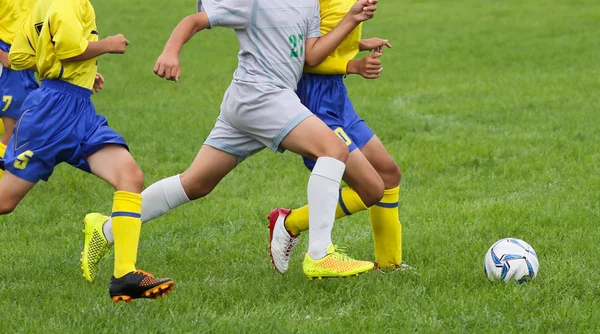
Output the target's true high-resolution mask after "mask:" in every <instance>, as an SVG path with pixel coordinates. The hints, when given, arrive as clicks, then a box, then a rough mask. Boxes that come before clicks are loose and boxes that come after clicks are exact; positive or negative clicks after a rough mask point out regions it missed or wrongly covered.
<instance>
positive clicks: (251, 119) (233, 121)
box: [204, 80, 313, 161]
mask: <svg viewBox="0 0 600 334" xmlns="http://www.w3.org/2000/svg"><path fill="white" fill-rule="evenodd" d="M309 116H313V113H311V112H310V110H308V109H307V108H306V107H305V106H304V105H302V103H301V102H300V99H299V98H298V96H297V95H296V93H295V92H294V91H292V90H291V89H282V88H279V87H276V86H273V85H269V84H255V83H246V82H242V81H236V80H234V81H233V82H232V83H231V85H230V86H229V88H228V89H227V91H226V92H225V96H224V97H223V103H222V104H221V114H220V115H219V117H218V118H217V122H216V124H215V126H214V128H213V129H212V131H211V132H210V135H208V138H207V139H206V141H205V142H204V144H205V145H208V146H212V147H214V148H216V149H219V150H221V151H225V152H227V153H230V154H233V155H236V156H238V161H242V160H244V159H245V158H247V157H249V156H251V155H252V154H255V153H257V152H259V151H260V150H262V149H263V148H265V147H268V148H270V149H271V150H273V151H279V152H283V151H284V149H282V148H281V147H279V145H280V144H281V141H282V140H283V138H285V137H286V136H287V135H288V134H289V133H290V131H292V129H294V128H295V127H296V126H297V125H298V124H300V123H301V122H302V121H303V120H305V119H306V118H307V117H309Z"/></svg>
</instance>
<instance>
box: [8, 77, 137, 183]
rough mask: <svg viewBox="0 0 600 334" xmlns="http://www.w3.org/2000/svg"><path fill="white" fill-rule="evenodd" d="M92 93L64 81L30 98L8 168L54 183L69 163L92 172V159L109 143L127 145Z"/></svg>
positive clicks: (49, 82)
mask: <svg viewBox="0 0 600 334" xmlns="http://www.w3.org/2000/svg"><path fill="white" fill-rule="evenodd" d="M90 95H91V91H90V90H89V89H86V88H82V87H79V86H77V85H73V84H71V83H68V82H66V81H62V80H50V79H45V80H44V81H43V82H42V86H41V87H40V88H39V89H37V90H35V91H34V92H33V93H31V94H29V96H28V97H27V99H25V102H24V103H23V114H22V115H21V118H20V119H19V121H18V122H17V125H16V126H15V131H14V135H13V137H12V138H11V140H10V142H9V143H8V146H7V149H6V154H5V155H4V167H5V169H6V170H7V171H10V172H11V173H12V174H13V175H15V176H17V177H19V178H21V179H23V180H26V181H29V182H34V183H35V182H38V181H39V180H44V181H48V178H49V177H50V175H52V172H53V171H54V167H55V166H56V165H58V164H60V163H61V162H66V163H68V164H70V165H72V166H73V167H77V168H79V169H81V170H83V171H86V172H90V166H89V165H88V163H87V158H88V157H89V156H90V155H92V154H94V153H96V152H97V151H99V150H100V149H102V148H103V147H104V146H106V145H107V144H117V145H122V146H124V147H125V148H127V145H126V144H125V140H124V139H123V137H121V136H120V135H119V134H118V133H116V132H115V131H114V130H113V129H111V128H110V127H108V123H107V121H106V118H105V117H104V116H102V115H98V114H96V110H95V108H94V105H93V104H92V100H91V99H90Z"/></svg>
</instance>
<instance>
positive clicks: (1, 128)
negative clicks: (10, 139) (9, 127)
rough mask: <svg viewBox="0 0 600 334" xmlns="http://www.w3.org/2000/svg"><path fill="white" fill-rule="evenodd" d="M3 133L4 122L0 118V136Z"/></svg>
mask: <svg viewBox="0 0 600 334" xmlns="http://www.w3.org/2000/svg"><path fill="white" fill-rule="evenodd" d="M3 135H4V122H3V121H2V120H1V119H0V137H2V136H3Z"/></svg>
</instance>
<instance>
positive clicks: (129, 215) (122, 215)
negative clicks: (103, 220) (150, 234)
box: [110, 211, 142, 218]
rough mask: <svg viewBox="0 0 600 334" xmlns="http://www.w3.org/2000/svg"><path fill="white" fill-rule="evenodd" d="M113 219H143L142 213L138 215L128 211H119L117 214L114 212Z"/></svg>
mask: <svg viewBox="0 0 600 334" xmlns="http://www.w3.org/2000/svg"><path fill="white" fill-rule="evenodd" d="M110 216H111V217H131V218H142V214H141V213H136V212H128V211H117V212H113V213H112V214H111V215H110Z"/></svg>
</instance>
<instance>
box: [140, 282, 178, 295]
mask: <svg viewBox="0 0 600 334" xmlns="http://www.w3.org/2000/svg"><path fill="white" fill-rule="evenodd" d="M174 285H175V282H167V283H164V284H161V285H159V286H157V287H154V288H152V289H150V290H147V291H146V292H144V297H146V298H150V299H156V298H160V297H162V295H163V294H164V295H167V294H169V293H171V291H173V287H174Z"/></svg>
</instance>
